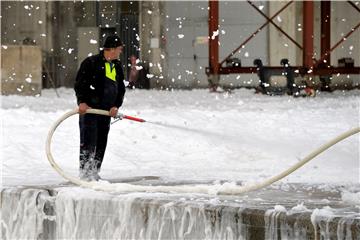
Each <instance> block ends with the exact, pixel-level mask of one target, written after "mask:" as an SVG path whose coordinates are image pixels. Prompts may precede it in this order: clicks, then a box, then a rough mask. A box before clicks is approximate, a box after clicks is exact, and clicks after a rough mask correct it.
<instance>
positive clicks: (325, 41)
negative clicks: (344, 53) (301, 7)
mask: <svg viewBox="0 0 360 240" xmlns="http://www.w3.org/2000/svg"><path fill="white" fill-rule="evenodd" d="M330 14H331V2H330V1H321V43H320V44H321V56H324V59H323V62H324V63H325V62H326V65H327V66H329V65H331V63H330V59H331V58H330V55H331V53H330V52H329V50H330V39H331V32H330V29H331V26H330V24H331V23H330V19H331V17H330Z"/></svg>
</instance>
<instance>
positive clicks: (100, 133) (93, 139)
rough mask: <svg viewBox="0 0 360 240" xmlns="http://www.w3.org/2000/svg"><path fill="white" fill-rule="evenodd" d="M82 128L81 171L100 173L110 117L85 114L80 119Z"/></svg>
mask: <svg viewBox="0 0 360 240" xmlns="http://www.w3.org/2000/svg"><path fill="white" fill-rule="evenodd" d="M79 127H80V170H85V171H88V172H92V171H97V172H99V171H100V168H101V164H102V161H103V158H104V154H105V150H106V145H107V139H108V133H109V129H110V117H109V116H103V115H97V114H84V115H80V117H79Z"/></svg>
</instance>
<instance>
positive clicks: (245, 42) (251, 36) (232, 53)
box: [220, 1, 293, 66]
mask: <svg viewBox="0 0 360 240" xmlns="http://www.w3.org/2000/svg"><path fill="white" fill-rule="evenodd" d="M292 2H293V1H289V2H288V3H287V4H286V5H285V6H283V7H282V8H281V9H280V10H279V11H277V12H276V13H275V14H274V15H273V16H272V17H271V18H270V19H273V18H275V17H276V16H277V15H279V14H280V13H281V12H282V11H283V10H284V9H285V8H287V7H288V6H289V5H290V4H291V3H292ZM268 24H269V21H266V22H265V23H264V24H263V25H262V26H261V27H259V28H258V29H257V30H256V31H255V32H253V34H251V35H250V36H249V37H248V38H247V39H246V40H245V41H244V42H243V43H242V44H241V45H240V46H239V47H238V48H236V49H235V50H233V51H232V52H231V53H230V54H229V55H228V56H227V57H226V58H225V59H224V60H222V61H221V62H220V66H221V65H222V64H223V63H224V62H225V61H226V60H227V59H228V58H229V57H231V56H233V55H234V54H235V53H236V52H237V51H238V50H239V49H240V48H242V47H243V46H245V45H246V44H247V43H248V42H249V41H250V40H251V39H252V38H253V37H255V36H256V34H257V33H259V32H260V31H261V30H262V29H263V28H264V27H265V26H266V25H268Z"/></svg>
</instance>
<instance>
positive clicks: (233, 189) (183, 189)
mask: <svg viewBox="0 0 360 240" xmlns="http://www.w3.org/2000/svg"><path fill="white" fill-rule="evenodd" d="M75 114H78V109H74V110H72V111H69V112H67V113H65V114H64V115H62V116H61V117H60V118H59V119H58V120H57V121H55V123H54V124H53V125H52V126H51V128H50V130H49V133H48V136H47V139H46V149H45V150H46V156H47V159H48V160H49V162H50V165H51V166H52V167H53V168H54V170H55V171H56V172H57V173H59V174H60V175H61V176H62V177H63V178H65V179H66V180H68V181H70V182H72V183H74V184H76V185H79V186H82V187H86V188H92V189H95V190H102V191H108V192H118V191H120V192H177V193H205V194H209V193H210V194H219V195H236V194H242V193H245V192H250V191H255V190H259V189H261V188H265V187H267V186H269V185H271V184H273V183H275V182H277V181H279V180H280V179H282V178H284V177H286V176H288V175H289V174H291V173H293V172H294V171H295V170H297V169H299V168H300V167H302V166H303V165H305V164H306V163H307V162H309V161H310V160H312V159H313V158H315V157H316V156H318V155H319V154H320V153H322V152H324V151H325V150H327V149H328V148H330V147H331V146H333V145H335V144H336V143H338V142H340V141H342V140H344V139H346V138H348V137H350V136H352V135H354V134H357V133H359V132H360V127H356V128H353V129H350V130H348V131H346V132H344V133H342V134H340V135H339V136H337V137H335V138H334V139H332V140H330V141H329V142H327V143H325V144H324V145H322V146H320V147H319V148H317V149H315V150H314V151H313V152H311V153H310V154H309V155H307V156H306V157H305V158H303V159H302V160H301V161H299V162H298V163H296V164H294V165H293V166H291V167H290V168H288V169H287V170H285V171H283V172H281V173H280V174H278V175H276V176H273V177H271V178H269V179H267V180H265V181H262V182H260V183H254V184H249V185H245V186H238V185H232V184H222V185H218V186H211V185H178V186H168V185H167V186H142V185H134V184H128V183H116V184H104V183H101V182H87V181H83V180H80V179H79V178H76V177H73V176H70V175H67V174H66V173H65V172H64V171H63V170H62V169H61V168H60V166H59V165H58V164H57V163H56V162H55V160H54V157H53V156H52V153H51V141H52V137H53V135H54V133H55V130H56V128H57V127H58V126H59V125H60V124H61V123H62V122H63V121H64V120H65V119H67V118H69V117H70V116H72V115H75ZM86 114H98V115H105V116H109V112H108V111H105V110H99V109H88V110H87V111H86ZM115 119H117V120H121V119H128V120H131V121H136V122H142V123H143V122H146V121H145V120H144V119H141V118H136V117H132V116H128V115H124V114H122V113H118V115H117V116H116V117H115Z"/></svg>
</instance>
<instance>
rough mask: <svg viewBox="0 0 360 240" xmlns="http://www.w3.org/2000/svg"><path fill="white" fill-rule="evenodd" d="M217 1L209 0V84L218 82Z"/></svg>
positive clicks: (212, 84)
mask: <svg viewBox="0 0 360 240" xmlns="http://www.w3.org/2000/svg"><path fill="white" fill-rule="evenodd" d="M218 31H219V2H218V1H217V0H215V1H209V71H210V72H209V73H210V75H209V84H210V87H214V88H216V85H217V84H218V83H219V34H215V33H216V32H218Z"/></svg>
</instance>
